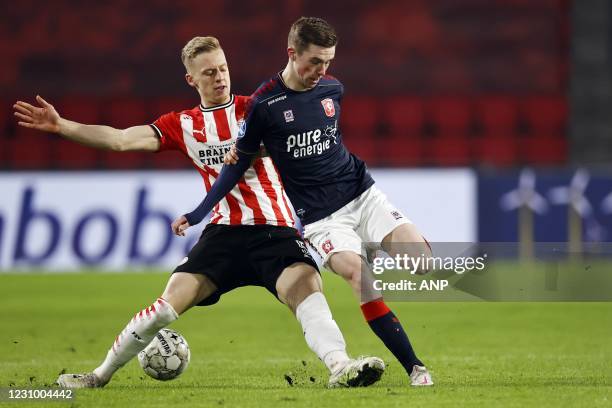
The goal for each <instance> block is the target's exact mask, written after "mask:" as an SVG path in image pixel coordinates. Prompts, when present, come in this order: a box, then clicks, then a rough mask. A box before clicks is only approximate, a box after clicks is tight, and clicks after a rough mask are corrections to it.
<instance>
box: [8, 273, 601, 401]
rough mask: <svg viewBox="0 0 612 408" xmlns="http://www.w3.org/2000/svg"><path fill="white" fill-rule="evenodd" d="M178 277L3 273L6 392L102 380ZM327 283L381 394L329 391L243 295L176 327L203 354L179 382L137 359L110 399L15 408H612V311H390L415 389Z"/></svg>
mask: <svg viewBox="0 0 612 408" xmlns="http://www.w3.org/2000/svg"><path fill="white" fill-rule="evenodd" d="M167 277H168V274H165V273H153V272H150V273H132V274H109V273H95V272H92V273H79V274H54V275H50V274H24V275H20V274H0V299H1V300H0V322H1V327H0V387H9V386H10V387H14V388H18V387H30V388H34V387H44V386H48V385H49V384H51V383H53V382H54V381H55V379H56V378H57V375H58V374H59V373H60V372H61V371H62V370H66V371H67V372H83V371H88V370H91V369H93V368H94V367H96V366H97V364H98V363H99V362H100V361H101V359H102V358H103V357H104V356H105V354H106V351H107V350H108V348H109V346H110V345H111V343H112V341H113V340H114V338H115V335H116V334H117V333H118V332H119V331H120V330H121V329H122V328H123V326H124V325H125V323H126V322H127V321H128V320H129V319H130V318H131V317H132V316H133V314H134V313H135V312H137V311H139V310H141V309H142V308H144V307H147V306H148V305H149V304H150V302H152V301H153V300H154V299H155V298H156V296H158V295H159V294H160V293H161V291H162V290H163V287H164V285H165V282H166V280H167ZM324 281H325V292H326V294H327V297H328V299H329V303H330V306H331V309H332V311H333V313H334V316H335V318H336V320H337V321H338V324H339V325H340V328H341V329H342V331H343V332H344V335H345V338H346V340H347V343H348V350H349V352H350V353H351V354H352V355H354V356H357V355H360V354H373V355H378V356H380V357H382V358H383V359H384V360H385V361H386V362H387V363H388V369H387V371H386V373H385V374H384V376H383V378H382V380H381V381H380V382H379V383H377V384H375V385H374V386H372V387H369V388H363V389H334V390H328V389H326V388H325V384H326V382H327V377H328V375H327V373H326V370H325V369H324V367H323V365H322V364H321V363H320V362H319V361H318V360H317V358H316V357H315V356H314V355H313V354H312V353H311V352H310V350H309V349H308V348H307V346H306V344H305V342H304V339H303V337H302V334H301V330H300V326H299V324H298V323H297V322H296V321H295V319H294V318H293V316H292V315H291V313H290V312H289V311H288V310H287V309H286V308H285V307H284V306H283V305H281V304H280V303H278V302H277V301H276V300H275V299H274V298H273V297H272V296H270V295H269V294H268V293H267V292H266V291H265V290H263V289H260V288H243V289H239V290H236V291H234V292H233V293H230V294H228V295H225V296H224V297H223V298H222V300H221V302H220V303H219V304H217V305H215V306H213V307H208V308H194V309H192V310H190V311H188V312H187V313H186V314H185V315H183V316H182V317H181V318H180V319H179V320H178V321H177V322H175V323H174V324H172V326H171V327H172V328H174V329H176V330H178V331H179V332H181V333H182V334H183V335H184V336H185V337H186V339H187V341H188V342H189V345H190V348H191V352H192V357H191V364H190V366H189V368H188V369H187V371H186V372H185V373H184V374H183V375H182V376H181V377H180V378H178V379H177V380H175V381H170V382H157V381H155V380H153V379H151V378H149V377H147V376H145V375H144V373H143V372H142V370H141V369H140V366H139V365H138V362H137V361H136V360H133V361H131V362H130V363H129V364H128V365H126V367H124V369H122V370H121V371H119V372H118V373H117V375H116V376H115V377H114V379H113V381H112V382H111V383H110V384H109V385H108V386H107V387H106V388H104V389H98V390H77V392H76V399H75V400H74V401H73V402H70V403H66V402H57V403H56V402H46V403H42V404H41V403H40V402H20V403H16V404H14V405H15V406H20V407H24V406H29V405H31V406H38V407H40V406H43V405H44V406H72V407H98V406H100V407H102V406H103V407H128V406H143V407H172V406H180V407H190V406H204V407H248V406H252V407H269V406H275V407H312V406H316V407H334V406H337V407H340V406H351V407H370V408H372V407H387V406H389V407H392V406H397V407H406V406H412V407H415V406H417V407H418V406H429V407H439V406H448V407H456V406H515V407H525V406H538V407H539V406H585V407H595V406H611V404H612V386H611V381H610V380H611V378H612V303H491V302H469V303H468V302H466V303H457V302H454V303H453V302H446V303H433V302H431V303H427V302H423V303H409V302H407V303H399V302H397V303H391V304H390V306H391V307H392V309H393V310H394V311H395V312H396V314H397V315H398V316H399V317H400V319H401V321H402V323H403V324H404V327H405V328H406V329H407V331H408V333H409V335H410V338H411V340H412V343H413V345H414V346H415V348H416V350H417V352H418V354H419V355H420V357H421V358H422V359H423V360H424V361H425V362H426V363H427V365H428V367H429V368H430V370H431V371H432V373H433V376H434V380H435V382H436V385H435V386H434V387H429V388H419V389H416V388H411V387H409V386H408V380H407V376H406V374H405V373H404V371H403V370H402V368H401V366H400V365H399V363H398V362H397V361H395V360H394V358H393V356H392V355H391V354H390V353H389V352H388V351H387V350H386V349H385V347H384V346H383V345H382V343H381V342H380V341H379V340H378V339H377V338H376V337H375V336H374V334H373V333H371V332H370V330H369V328H368V327H367V325H366V323H365V322H364V319H363V317H362V316H361V313H360V311H359V307H358V304H357V301H356V300H355V299H353V297H352V294H351V293H350V289H349V287H348V286H347V285H346V284H345V283H343V282H342V281H341V280H340V279H339V278H338V277H336V276H333V275H331V274H328V273H325V274H324ZM287 378H291V380H292V383H293V384H292V385H290V384H289V383H288V381H287ZM47 404H49V405H47ZM6 405H7V403H6V402H0V406H6ZM11 405H12V404H11Z"/></svg>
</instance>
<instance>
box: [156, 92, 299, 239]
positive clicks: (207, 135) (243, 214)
mask: <svg viewBox="0 0 612 408" xmlns="http://www.w3.org/2000/svg"><path fill="white" fill-rule="evenodd" d="M248 101H249V98H248V97H247V96H234V95H232V96H231V99H230V101H229V102H228V103H226V104H223V105H219V106H214V107H211V108H205V107H204V106H202V105H199V106H196V107H195V108H193V109H191V110H185V111H182V112H180V113H176V112H171V113H167V114H165V115H162V116H160V117H159V118H158V119H157V120H156V121H155V122H154V123H153V124H152V125H151V126H152V127H153V129H154V130H155V132H156V133H157V134H158V136H159V138H160V140H161V148H160V151H163V150H180V151H181V152H182V153H183V154H185V155H186V156H187V157H188V158H189V159H190V160H191V162H192V163H193V165H194V166H195V168H196V169H198V171H199V172H200V174H201V175H202V178H203V179H204V185H205V186H206V191H207V192H208V191H210V188H211V186H212V184H213V183H214V182H215V180H216V178H217V177H218V175H219V171H221V167H223V157H224V156H225V153H227V152H228V151H229V149H230V148H231V147H232V145H233V144H234V143H235V141H236V137H237V136H238V130H239V129H240V126H241V125H242V124H243V123H244V119H245V118H244V115H245V111H246V107H247V103H248ZM210 222H211V223H214V224H227V225H259V224H267V225H278V226H289V227H293V226H294V219H293V214H292V213H291V209H290V207H289V199H288V198H287V195H286V194H285V190H284V189H283V186H282V183H281V180H280V177H279V175H278V172H277V170H276V167H275V166H274V164H273V163H272V160H271V159H270V158H269V157H261V158H257V159H255V161H254V162H253V163H252V164H251V167H249V169H248V170H247V172H246V173H245V174H244V176H243V177H242V179H240V181H239V182H238V184H236V186H235V187H234V188H233V189H232V191H231V192H230V193H229V194H228V195H227V196H225V198H224V199H223V200H221V201H220V202H219V204H217V206H216V207H215V208H214V210H213V213H212V215H211V219H210Z"/></svg>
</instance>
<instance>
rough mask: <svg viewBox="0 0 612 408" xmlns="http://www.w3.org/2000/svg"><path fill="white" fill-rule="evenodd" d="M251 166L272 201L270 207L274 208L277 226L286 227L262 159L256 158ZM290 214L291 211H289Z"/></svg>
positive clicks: (285, 221) (285, 220)
mask: <svg viewBox="0 0 612 408" xmlns="http://www.w3.org/2000/svg"><path fill="white" fill-rule="evenodd" d="M253 168H254V169H255V171H256V172H257V178H258V179H259V182H260V183H261V186H262V187H263V191H264V193H266V195H267V196H268V197H269V198H270V202H271V203H272V209H273V210H274V215H275V216H276V222H277V224H278V225H279V226H283V227H286V226H287V219H286V218H285V216H284V215H283V212H282V211H281V209H280V207H279V206H278V195H277V194H276V190H274V188H273V187H272V182H271V181H270V178H269V177H268V173H267V172H266V168H265V167H264V163H263V160H261V159H256V160H255V162H254V163H253ZM289 214H291V211H289Z"/></svg>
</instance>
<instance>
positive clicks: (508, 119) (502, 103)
mask: <svg viewBox="0 0 612 408" xmlns="http://www.w3.org/2000/svg"><path fill="white" fill-rule="evenodd" d="M474 111H475V114H476V119H477V121H478V122H479V123H480V125H481V127H482V130H483V132H484V133H485V134H486V135H488V136H493V137H496V136H500V135H508V134H511V133H514V132H515V131H516V129H517V126H518V117H519V115H518V103H517V101H516V99H515V98H512V97H503V96H489V97H482V98H480V99H478V100H477V101H476V104H475V109H474Z"/></svg>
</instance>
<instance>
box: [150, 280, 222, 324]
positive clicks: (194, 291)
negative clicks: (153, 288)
mask: <svg viewBox="0 0 612 408" xmlns="http://www.w3.org/2000/svg"><path fill="white" fill-rule="evenodd" d="M216 290H217V286H216V285H215V284H214V283H213V282H212V281H211V280H210V279H209V278H208V277H207V276H206V275H201V274H197V273H189V272H175V273H173V274H172V276H170V279H169V280H168V284H167V285H166V289H165V290H164V293H163V295H162V297H163V298H164V299H165V300H166V301H167V302H168V303H170V304H171V305H172V307H173V308H174V310H175V311H176V312H177V313H178V314H182V313H183V312H185V311H187V310H188V309H189V308H191V307H192V306H195V305H197V304H198V303H200V302H201V301H202V300H204V299H206V298H207V297H208V296H210V295H211V294H213V293H214V292H215V291H216Z"/></svg>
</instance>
